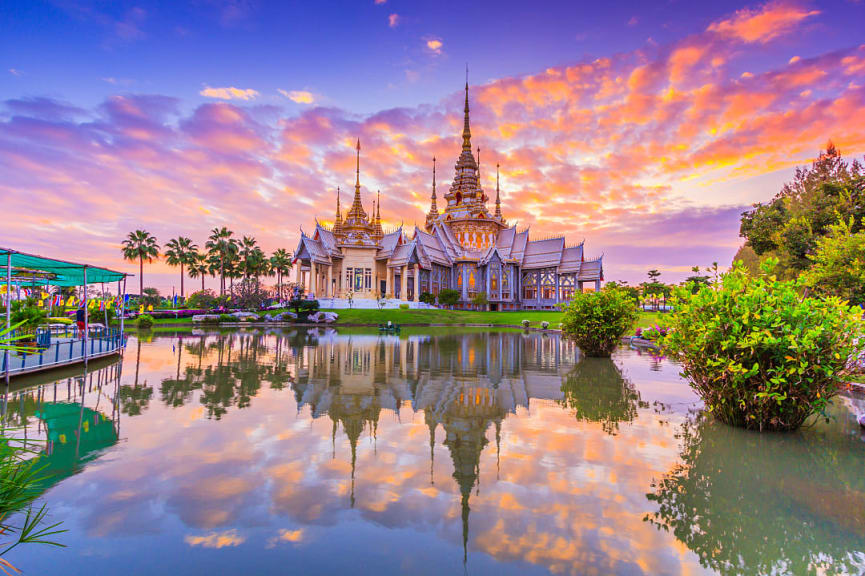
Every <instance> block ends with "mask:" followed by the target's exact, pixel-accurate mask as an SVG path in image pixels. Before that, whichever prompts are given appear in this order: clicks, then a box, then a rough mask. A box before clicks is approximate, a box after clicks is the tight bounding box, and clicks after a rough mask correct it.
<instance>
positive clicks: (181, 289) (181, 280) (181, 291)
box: [180, 262, 183, 300]
mask: <svg viewBox="0 0 865 576" xmlns="http://www.w3.org/2000/svg"><path fill="white" fill-rule="evenodd" d="M180 299H181V300H182V299H183V262H181V263H180Z"/></svg>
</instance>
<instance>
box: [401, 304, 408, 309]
mask: <svg viewBox="0 0 865 576" xmlns="http://www.w3.org/2000/svg"><path fill="white" fill-rule="evenodd" d="M408 308H409V306H408V304H400V305H399V309H400V310H408Z"/></svg>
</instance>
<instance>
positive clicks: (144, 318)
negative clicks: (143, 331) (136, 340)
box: [138, 314, 153, 328]
mask: <svg viewBox="0 0 865 576" xmlns="http://www.w3.org/2000/svg"><path fill="white" fill-rule="evenodd" d="M152 326H153V316H151V315H150V314H141V315H140V316H139V317H138V327H139V328H150V327H152Z"/></svg>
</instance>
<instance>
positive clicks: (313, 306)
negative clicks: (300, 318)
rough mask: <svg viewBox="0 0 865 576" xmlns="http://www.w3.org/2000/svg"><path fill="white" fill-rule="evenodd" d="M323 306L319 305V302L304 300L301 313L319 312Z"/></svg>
mask: <svg viewBox="0 0 865 576" xmlns="http://www.w3.org/2000/svg"><path fill="white" fill-rule="evenodd" d="M320 307H321V305H320V304H319V303H318V300H303V301H301V304H300V311H301V312H309V313H312V312H318V309H319V308H320Z"/></svg>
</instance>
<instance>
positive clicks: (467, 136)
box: [463, 66, 472, 153]
mask: <svg viewBox="0 0 865 576" xmlns="http://www.w3.org/2000/svg"><path fill="white" fill-rule="evenodd" d="M468 76H469V68H468V66H466V106H465V110H464V113H465V119H464V120H463V150H464V151H466V152H469V153H470V152H471V151H472V129H471V128H470V127H469V80H468Z"/></svg>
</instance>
